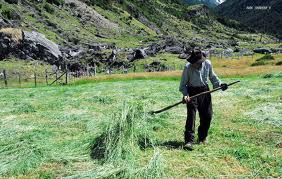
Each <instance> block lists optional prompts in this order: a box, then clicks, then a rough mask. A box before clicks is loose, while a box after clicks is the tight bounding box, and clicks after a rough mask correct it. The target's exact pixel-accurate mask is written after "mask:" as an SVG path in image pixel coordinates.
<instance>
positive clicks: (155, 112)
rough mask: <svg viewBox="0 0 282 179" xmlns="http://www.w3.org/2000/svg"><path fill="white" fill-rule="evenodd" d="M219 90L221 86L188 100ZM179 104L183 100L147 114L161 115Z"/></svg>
mask: <svg viewBox="0 0 282 179" xmlns="http://www.w3.org/2000/svg"><path fill="white" fill-rule="evenodd" d="M239 82H240V81H235V82H233V83H229V84H227V86H231V85H234V84H236V83H239ZM221 89H222V86H220V87H218V88H215V89H213V90H210V91H205V92H202V93H199V94H196V95H195V96H191V97H190V99H191V100H192V99H193V98H196V97H198V96H201V95H204V94H209V93H213V92H215V91H218V90H221ZM180 104H183V100H181V101H179V102H178V103H175V104H173V105H170V106H168V107H165V108H163V109H160V110H158V111H151V112H149V113H150V114H159V113H161V112H164V111H167V110H169V109H171V108H173V107H175V106H178V105H180Z"/></svg>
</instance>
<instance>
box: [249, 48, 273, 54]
mask: <svg viewBox="0 0 282 179" xmlns="http://www.w3.org/2000/svg"><path fill="white" fill-rule="evenodd" d="M253 51H254V52H255V53H261V54H265V53H272V51H271V50H270V49H269V48H256V49H254V50H253Z"/></svg>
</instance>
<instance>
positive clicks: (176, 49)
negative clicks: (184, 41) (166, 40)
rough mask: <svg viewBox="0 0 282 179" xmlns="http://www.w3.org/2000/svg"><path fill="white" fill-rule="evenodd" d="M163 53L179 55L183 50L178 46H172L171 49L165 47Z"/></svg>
mask: <svg viewBox="0 0 282 179" xmlns="http://www.w3.org/2000/svg"><path fill="white" fill-rule="evenodd" d="M165 51H166V52H169V53H173V54H181V53H183V52H184V49H183V48H182V47H179V46H173V47H166V48H165Z"/></svg>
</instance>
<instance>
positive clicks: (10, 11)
mask: <svg viewBox="0 0 282 179" xmlns="http://www.w3.org/2000/svg"><path fill="white" fill-rule="evenodd" d="M13 13H14V10H13V9H11V8H8V7H7V8H5V9H3V10H2V12H1V14H2V15H3V16H4V17H5V18H7V19H12V17H13Z"/></svg>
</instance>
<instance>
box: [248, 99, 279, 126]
mask: <svg viewBox="0 0 282 179" xmlns="http://www.w3.org/2000/svg"><path fill="white" fill-rule="evenodd" d="M246 115H247V116H249V117H250V118H252V119H254V120H256V121H258V122H263V123H268V124H271V125H274V126H278V127H279V126H282V121H281V119H282V103H266V104H263V105H260V106H258V107H256V108H255V109H254V110H253V111H251V112H247V113H246Z"/></svg>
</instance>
